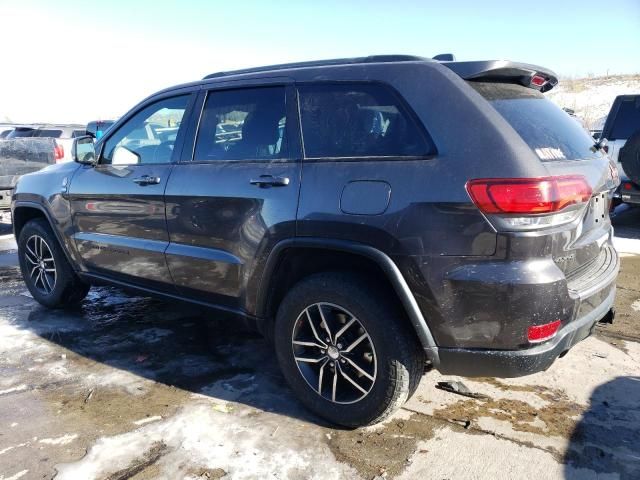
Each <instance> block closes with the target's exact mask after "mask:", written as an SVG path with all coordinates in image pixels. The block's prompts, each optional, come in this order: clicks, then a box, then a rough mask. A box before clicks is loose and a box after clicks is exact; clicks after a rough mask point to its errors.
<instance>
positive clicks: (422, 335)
mask: <svg viewBox="0 0 640 480" xmlns="http://www.w3.org/2000/svg"><path fill="white" fill-rule="evenodd" d="M291 248H318V249H323V250H327V249H329V250H335V251H340V252H346V253H353V254H356V255H360V256H363V257H366V258H368V259H370V260H373V261H374V262H375V263H376V264H377V265H378V266H379V267H380V268H381V269H382V271H383V272H384V273H385V275H386V276H387V278H388V279H389V281H390V282H391V284H392V285H393V288H394V290H395V292H396V294H397V295H398V298H400V301H401V302H402V305H403V307H404V309H405V311H406V313H407V315H408V317H409V320H410V321H411V324H412V325H413V328H414V330H415V332H416V335H417V336H418V338H419V340H420V343H421V344H422V347H423V348H424V351H425V353H426V355H427V358H428V359H429V361H430V362H431V363H432V365H433V366H434V367H437V366H438V365H439V364H440V360H439V356H438V346H437V345H436V343H435V340H434V338H433V335H432V334H431V330H430V329H429V326H428V325H427V322H426V320H425V319H424V316H423V315H422V312H421V311H420V307H419V306H418V303H417V302H416V299H415V297H414V296H413V293H411V289H410V288H409V285H408V284H407V282H406V280H405V279H404V277H403V276H402V273H401V272H400V269H399V268H398V266H397V265H396V264H395V263H394V262H393V260H391V258H389V256H388V255H386V254H385V253H384V252H381V251H380V250H378V249H377V248H374V247H371V246H369V245H364V244H361V243H356V242H350V241H346V240H334V239H327V238H312V237H310V238H306V237H297V238H291V239H287V240H283V241H282V242H280V243H278V244H277V245H276V246H275V247H274V248H273V250H272V251H271V253H270V254H269V258H268V259H267V262H266V265H265V268H264V271H263V273H262V278H261V281H260V288H259V289H258V296H257V299H256V300H257V301H256V305H257V312H256V314H257V316H258V317H264V315H265V314H266V308H267V301H268V298H267V292H268V285H269V281H270V278H271V276H272V274H273V272H274V270H275V268H276V266H277V264H278V260H279V258H280V256H281V254H282V253H283V252H284V251H285V250H287V249H291Z"/></svg>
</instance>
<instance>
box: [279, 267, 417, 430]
mask: <svg viewBox="0 0 640 480" xmlns="http://www.w3.org/2000/svg"><path fill="white" fill-rule="evenodd" d="M316 304H322V305H324V306H325V307H324V308H325V313H327V312H326V308H327V306H328V308H329V309H330V311H329V315H331V314H335V312H337V311H339V310H333V307H337V308H338V309H344V310H345V311H347V312H348V313H350V314H352V317H353V318H356V320H357V321H358V322H359V324H357V323H356V324H354V325H355V326H356V327H357V326H361V327H362V328H363V329H364V330H362V329H358V330H357V333H355V335H360V334H361V333H362V332H363V331H364V333H367V334H368V338H367V342H368V341H369V340H370V345H372V346H373V348H372V350H373V351H374V354H373V358H374V360H373V361H374V362H376V365H375V366H374V367H373V368H374V371H375V372H376V373H375V374H374V376H375V380H373V381H370V380H366V379H365V380H364V382H367V381H368V382H370V383H368V385H369V387H368V388H369V389H370V390H369V391H368V393H366V394H365V396H364V397H363V398H361V399H358V400H355V401H353V403H335V402H334V401H332V400H333V399H332V398H325V396H322V395H321V393H318V390H316V389H315V388H312V387H311V384H310V383H309V382H308V381H307V380H305V376H303V373H302V370H301V369H300V368H298V363H297V362H296V360H295V359H294V357H295V355H296V354H295V353H294V348H300V347H298V346H296V347H294V346H293V344H292V340H293V338H294V328H296V329H299V328H302V327H300V325H303V321H304V319H305V318H306V319H308V321H310V319H309V317H306V313H305V317H303V316H302V314H303V312H305V310H306V309H307V308H308V307H310V306H312V307H310V308H317V305H316ZM310 311H311V310H310ZM340 314H341V313H340ZM403 317H404V312H403V311H402V310H401V309H400V308H399V307H398V306H397V305H396V304H395V302H393V301H391V298H390V297H389V292H385V290H384V289H383V288H381V287H380V286H378V285H377V284H375V283H372V282H370V281H368V280H367V279H366V278H364V277H361V276H358V275H352V274H348V273H339V272H330V273H319V274H315V275H312V276H310V277H307V278H305V279H303V280H301V281H300V282H299V283H298V284H296V285H295V286H294V287H293V289H292V290H291V291H290V292H289V293H288V294H287V296H286V297H285V298H284V300H283V301H282V303H281V304H280V306H279V308H278V313H277V317H276V322H275V328H274V334H275V335H274V336H275V338H274V342H275V348H276V354H277V356H278V362H279V363H280V367H281V369H282V372H283V374H284V376H285V378H286V380H287V382H288V383H289V385H290V386H291V388H292V389H293V391H294V392H295V394H296V395H297V396H298V398H299V399H300V400H301V401H302V403H303V404H304V405H305V406H306V407H307V408H308V409H309V410H311V411H312V412H314V413H315V414H316V415H318V416H320V417H322V418H324V419H326V420H328V421H330V422H332V423H334V424H338V425H342V426H345V427H349V428H353V427H360V426H364V425H371V424H374V423H377V422H380V421H382V420H384V419H385V418H387V417H389V416H390V415H391V414H392V413H393V412H394V411H395V410H396V409H398V408H399V407H400V406H402V405H403V404H404V403H405V402H406V401H407V400H408V399H409V397H410V396H411V395H412V394H413V393H414V392H415V390H416V388H417V386H418V384H419V382H420V379H421V377H422V375H423V373H424V371H425V355H424V351H423V349H422V348H421V346H420V345H419V343H418V341H417V339H416V336H415V334H414V333H413V332H412V331H411V330H410V327H409V326H408V325H407V322H406V321H405V319H404V318H403ZM318 318H320V317H318ZM339 318H340V320H342V321H343V325H344V324H345V322H346V320H344V319H345V318H350V317H348V316H347V317H344V316H343V317H339ZM327 322H329V321H328V320H327ZM334 325H335V323H334ZM319 327H322V321H321V322H320V324H319ZM350 328H353V327H350ZM298 331H299V330H298ZM314 333H315V332H314ZM333 334H334V335H335V334H336V332H335V330H334V331H333ZM343 335H344V336H343V337H342V338H345V337H346V335H347V332H345V333H344V334H343ZM321 336H322V335H321ZM324 336H325V337H329V335H326V334H324ZM316 338H318V337H317V336H316ZM351 338H353V337H351ZM326 340H328V338H323V339H322V341H326ZM349 341H351V340H347V343H348V342H349ZM334 343H335V344H337V341H336V342H334ZM362 343H364V342H362ZM302 348H306V347H302ZM309 348H310V349H313V348H315V347H309ZM340 348H346V347H340ZM358 348H359V347H358ZM318 351H319V352H321V353H319V354H318V355H320V356H322V355H323V352H327V355H328V353H329V350H328V349H327V350H321V349H320V350H318ZM345 351H346V350H345ZM354 352H356V350H353V351H352V352H350V353H349V355H351V354H352V353H354ZM332 353H334V354H335V350H334V351H333V352H332ZM298 355H300V354H298ZM327 355H325V356H324V358H326V359H327V361H329V363H332V362H331V360H332V358H329V357H328V356H327ZM341 355H342V353H341ZM345 355H346V354H345ZM364 355H370V356H371V354H367V353H365V354H364ZM352 358H353V359H357V360H358V361H362V360H361V357H360V356H357V357H352ZM345 360H346V359H343V358H342V357H339V361H338V360H335V361H334V362H333V364H334V366H333V367H331V369H330V370H327V372H328V373H327V374H326V375H329V378H331V379H332V378H333V377H332V375H333V374H334V372H336V368H337V367H340V365H339V363H340V362H342V363H343V364H345V367H346V368H349V367H350V365H348V364H346V362H345ZM325 363H326V362H325ZM300 365H306V364H302V363H300ZM316 365H318V364H316ZM336 366H337V367H336ZM302 368H306V367H302ZM314 368H317V367H314ZM346 368H345V370H342V369H341V368H340V369H339V372H340V374H342V373H343V372H345V373H346V372H347V370H346ZM305 371H307V370H305ZM353 373H355V374H356V376H357V375H358V373H357V372H356V371H355V370H351V372H349V375H351V376H352V377H353V378H358V377H356V376H354V375H353ZM370 373H371V371H370ZM323 375H324V374H323ZM336 375H337V373H336ZM318 378H320V375H318ZM324 378H325V377H323V379H322V380H320V384H322V381H323V380H324ZM339 379H340V381H343V380H342V379H341V377H340V376H339ZM358 381H359V383H361V382H363V379H362V375H359V380H358ZM334 382H335V381H334V380H333V379H332V380H331V381H330V385H329V389H331V388H333V385H335V383H334ZM325 383H326V382H325ZM344 385H346V386H347V387H348V386H349V385H348V384H347V383H344ZM365 385H367V384H366V383H365ZM319 390H320V392H322V393H324V394H325V395H326V396H329V395H330V394H331V393H333V392H335V390H333V391H332V392H326V387H325V389H324V390H323V386H320V387H319ZM333 396H334V398H336V399H337V398H338V397H337V396H336V394H335V393H333ZM345 398H346V397H345Z"/></svg>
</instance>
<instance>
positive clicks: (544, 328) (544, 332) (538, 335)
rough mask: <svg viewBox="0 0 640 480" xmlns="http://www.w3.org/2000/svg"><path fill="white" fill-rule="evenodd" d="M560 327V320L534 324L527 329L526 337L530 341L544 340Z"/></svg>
mask: <svg viewBox="0 0 640 480" xmlns="http://www.w3.org/2000/svg"><path fill="white" fill-rule="evenodd" d="M559 328H560V320H556V321H555V322H551V323H546V324H544V325H534V326H533V327H529V329H528V330H527V339H528V340H529V342H530V343H539V342H544V341H545V340H549V339H550V338H552V337H553V336H554V335H555V334H556V333H557V332H558V329H559Z"/></svg>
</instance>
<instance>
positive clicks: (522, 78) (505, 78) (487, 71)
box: [440, 60, 558, 92]
mask: <svg viewBox="0 0 640 480" xmlns="http://www.w3.org/2000/svg"><path fill="white" fill-rule="evenodd" d="M440 63H441V64H442V65H443V66H445V67H447V68H449V69H450V70H452V71H453V72H455V73H457V74H458V75H459V76H460V77H462V78H464V79H465V80H470V81H483V82H502V83H518V84H520V85H523V86H525V87H529V88H533V89H535V90H539V91H541V92H548V91H549V90H551V89H552V88H553V87H555V86H556V85H557V84H558V76H557V75H556V74H555V73H554V72H552V71H551V70H548V69H546V68H542V67H538V66H537V65H529V64H528V63H518V62H510V61H508V60H482V61H476V62H451V61H441V62H440Z"/></svg>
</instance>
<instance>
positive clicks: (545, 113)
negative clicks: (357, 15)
mask: <svg viewBox="0 0 640 480" xmlns="http://www.w3.org/2000/svg"><path fill="white" fill-rule="evenodd" d="M556 83H557V79H556V76H555V74H554V73H553V72H551V71H549V70H547V69H545V68H542V67H537V66H533V65H528V64H521V63H516V62H508V61H477V62H456V61H445V62H440V61H434V60H431V59H426V58H421V57H412V56H406V55H402V56H376V57H366V58H354V59H337V60H328V61H320V62H307V63H298V64H288V65H274V66H269V67H262V68H256V69H248V70H241V71H235V72H220V73H215V74H212V75H209V76H207V77H205V78H204V79H203V80H202V81H199V82H193V83H190V84H187V85H181V86H177V87H174V88H169V89H166V90H163V91H162V92H159V93H157V94H155V95H152V96H151V97H149V98H147V99H146V100H144V101H143V102H141V103H140V104H138V105H137V106H136V107H134V108H133V109H132V110H131V111H130V112H129V113H127V114H126V115H125V116H124V117H122V118H121V119H120V120H118V121H117V122H116V123H115V124H114V125H113V126H112V127H111V128H110V129H109V130H108V131H107V133H106V134H105V135H104V136H103V137H102V138H100V139H99V140H98V141H97V142H95V144H94V142H93V139H92V138H90V137H84V138H79V139H76V140H75V142H74V144H75V147H74V153H75V160H76V162H77V163H65V164H60V165H55V166H52V167H50V168H47V169H46V170H43V171H40V172H36V173H32V174H29V175H25V176H23V177H22V178H21V179H20V181H19V182H18V185H17V187H16V191H15V194H14V196H13V203H12V209H13V219H14V223H13V225H14V231H15V236H16V239H17V242H18V252H19V254H18V256H19V260H20V266H21V269H22V274H23V278H24V281H25V282H26V285H27V287H28V289H29V291H30V292H31V294H32V295H33V298H34V299H36V300H37V301H38V302H40V303H41V304H43V305H45V306H47V307H53V308H55V307H63V306H67V305H71V304H73V303H77V302H79V301H80V300H82V299H83V298H84V296H85V295H86V294H87V292H88V290H89V286H90V285H91V284H94V283H96V284H97V283H100V282H107V283H111V284H115V285H120V286H126V287H129V288H134V289H136V290H138V291H141V292H144V293H148V294H155V295H159V296H164V297H165V298H168V299H176V298H178V299H182V300H185V301H190V302H194V303H196V304H198V305H202V306H208V307H211V308H214V309H216V310H217V311H218V312H221V313H220V316H221V317H222V318H224V319H227V320H228V321H243V322H246V323H248V324H251V325H254V326H256V327H257V328H259V329H260V330H261V331H262V332H263V333H264V334H265V336H266V337H267V338H269V339H272V340H273V342H274V346H275V353H276V356H277V358H278V361H279V364H280V367H281V369H282V372H283V374H284V377H285V378H286V380H287V381H288V383H289V385H290V386H291V388H292V390H293V391H294V392H295V393H296V394H297V396H298V397H299V398H300V399H301V401H302V402H303V403H304V404H305V405H306V406H307V407H308V408H309V409H310V410H311V411H313V412H315V413H316V414H318V415H320V416H322V417H324V418H326V419H328V420H330V421H331V422H334V423H337V424H341V425H345V426H349V427H354V426H360V425H367V424H371V423H375V422H378V421H381V420H382V419H384V418H386V417H388V416H389V415H390V414H391V413H392V412H393V411H394V410H395V409H396V408H398V407H399V406H400V405H402V404H403V403H404V402H405V401H406V400H407V398H408V397H409V396H411V394H412V393H413V392H414V391H415V389H416V387H417V385H418V383H419V381H420V379H421V377H422V374H423V373H424V370H425V364H426V363H429V364H430V365H431V366H433V367H435V368H436V369H438V370H440V371H441V372H443V373H445V374H451V375H468V376H497V377H512V376H520V375H526V374H530V373H534V372H538V371H541V370H545V369H546V368H548V367H549V366H550V365H551V364H552V363H553V362H554V361H555V360H556V358H558V357H559V356H562V355H564V354H565V353H567V352H568V351H569V349H570V348H571V347H573V346H574V345H575V344H576V343H578V342H580V341H581V340H583V339H584V338H586V337H587V336H588V335H589V334H590V333H591V332H592V331H593V329H594V327H595V324H596V323H597V322H598V321H601V320H611V319H612V318H613V310H612V307H613V303H614V298H615V288H616V286H615V285H616V277H617V273H618V269H619V265H620V263H619V259H618V255H617V253H616V251H615V249H614V248H613V245H612V228H611V223H610V220H609V215H608V203H609V199H608V194H609V192H610V191H611V190H613V189H614V188H616V187H617V182H616V179H617V177H614V176H613V173H612V172H613V170H614V169H613V168H612V164H611V163H610V160H609V159H608V157H607V156H606V155H604V154H603V153H602V152H601V151H600V150H598V149H594V148H593V145H594V142H593V139H592V138H591V137H590V136H589V134H588V133H587V132H586V131H585V130H584V129H583V128H582V127H581V126H580V125H579V124H578V123H577V122H575V121H574V120H573V119H572V118H571V117H569V116H568V115H567V114H566V113H564V112H563V111H562V110H560V109H559V108H558V107H557V106H556V105H555V104H553V103H552V102H551V101H549V100H547V99H546V98H545V97H544V95H543V94H542V92H544V91H547V90H549V89H551V88H553V86H554V85H555V84H556Z"/></svg>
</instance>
